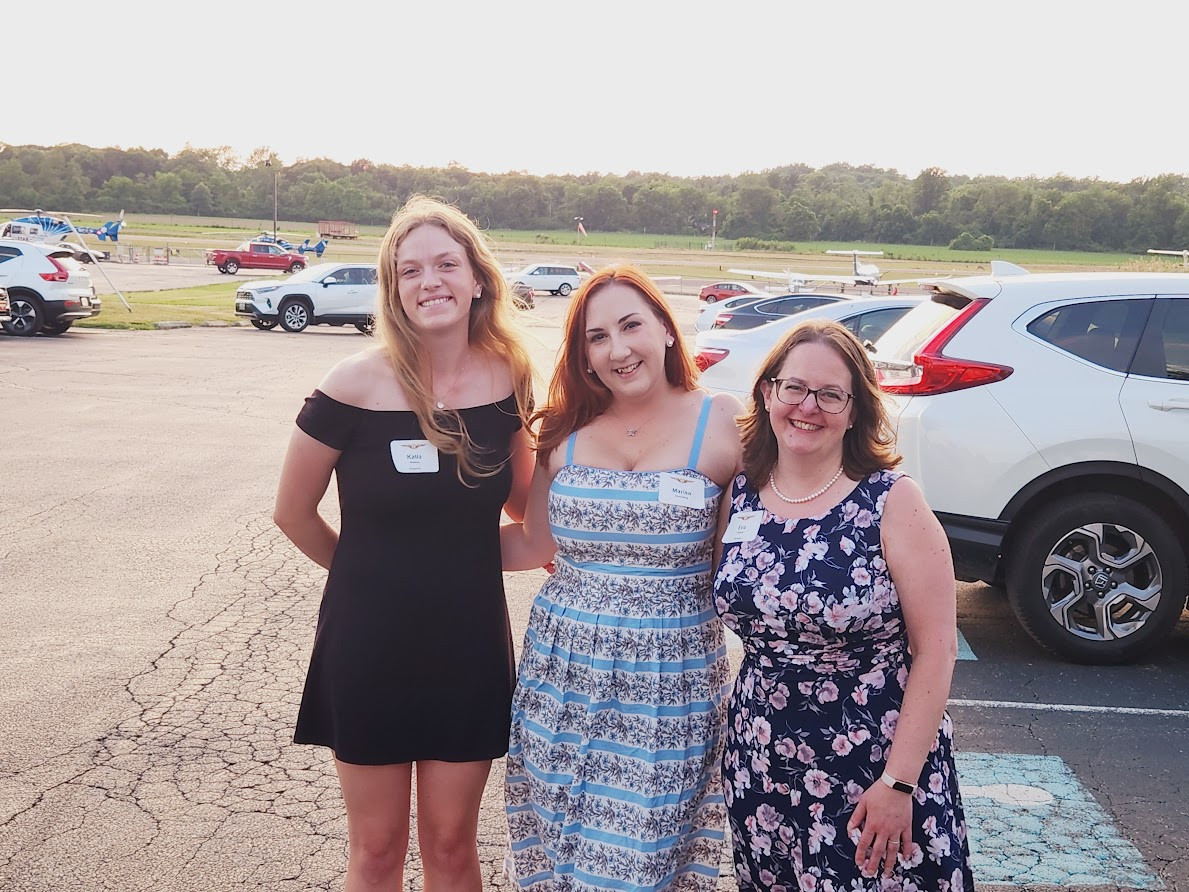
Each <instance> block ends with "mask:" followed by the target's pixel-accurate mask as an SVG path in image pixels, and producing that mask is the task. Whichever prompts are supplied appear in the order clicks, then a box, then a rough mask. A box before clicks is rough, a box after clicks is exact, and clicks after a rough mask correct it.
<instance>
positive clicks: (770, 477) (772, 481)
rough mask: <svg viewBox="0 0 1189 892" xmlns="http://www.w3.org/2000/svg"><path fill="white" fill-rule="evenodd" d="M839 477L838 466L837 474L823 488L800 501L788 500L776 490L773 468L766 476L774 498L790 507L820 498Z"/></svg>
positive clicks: (840, 469) (840, 467) (840, 468)
mask: <svg viewBox="0 0 1189 892" xmlns="http://www.w3.org/2000/svg"><path fill="white" fill-rule="evenodd" d="M841 476H842V466H841V465H839V466H838V473H837V474H835V475H834V476H833V477H831V478H830V482H829V483H827V484H826V485H825V486H823V487H822V488H821V489H819V490H818V491H817V492H813V493H810V494H809V495H807V496H805V497H804V498H800V499H790V498H789V497H788V496H786V495H785V494H784V493H782V492H781V491H780V490H779V489H777V488H776V469H775V468H773V469H772V473H771V474H769V475H768V485H769V486H770V487H772V491H773V492H774V493H776V497H777V498H778V499H780V500H781V501H782V502H788V503H789V504H790V505H803V504H804V503H805V502H812V501H813V500H814V499H816V498H817V497H818V496H820V495H821V494H822V493H824V492H825V491H826V490H827V489H829V488H830V487H831V486H833V485H834V484H835V483H837V482H838V478H839V477H841Z"/></svg>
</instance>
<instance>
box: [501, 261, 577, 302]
mask: <svg viewBox="0 0 1189 892" xmlns="http://www.w3.org/2000/svg"><path fill="white" fill-rule="evenodd" d="M508 281H509V282H511V283H512V284H513V285H515V284H516V283H517V282H523V283H524V284H525V285H528V286H529V287H530V288H531V289H532V290H533V291H547V292H548V293H550V294H560V295H561V296H562V297H568V296H569V294H570V292H571V291H573V290H574V289H575V288H577V287H578V284H579V283H580V282H581V281H582V280H581V277H580V276H579V275H578V268H577V267H574V266H566V265H564V264H559V263H530V264H529V265H528V266H526V267H524V268H523V269H521V270H518V271H517V272H514V273H512V274H511V275H510V276H508Z"/></svg>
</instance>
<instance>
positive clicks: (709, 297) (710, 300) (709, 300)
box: [706, 294, 718, 304]
mask: <svg viewBox="0 0 1189 892" xmlns="http://www.w3.org/2000/svg"><path fill="white" fill-rule="evenodd" d="M717 300H718V298H717V297H715V296H714V295H713V294H707V295H706V303H708V304H712V303H714V302H715V301H717Z"/></svg>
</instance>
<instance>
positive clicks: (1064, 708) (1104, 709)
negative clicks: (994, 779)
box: [949, 699, 1189, 719]
mask: <svg viewBox="0 0 1189 892" xmlns="http://www.w3.org/2000/svg"><path fill="white" fill-rule="evenodd" d="M949 705H950V706H970V707H982V708H986V709H1027V710H1030V711H1032V712H1095V713H1105V714H1109V715H1150V716H1160V717H1162V718H1176V719H1187V718H1189V709H1153V708H1147V707H1140V706H1084V705H1082V704H1078V703H1022V702H1018V701H1013V700H957V699H955V700H950V701H949Z"/></svg>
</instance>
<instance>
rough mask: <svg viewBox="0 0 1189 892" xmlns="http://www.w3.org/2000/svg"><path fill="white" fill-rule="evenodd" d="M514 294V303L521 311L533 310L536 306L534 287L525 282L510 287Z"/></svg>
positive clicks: (514, 283)
mask: <svg viewBox="0 0 1189 892" xmlns="http://www.w3.org/2000/svg"><path fill="white" fill-rule="evenodd" d="M510 290H511V292H512V303H513V304H515V305H516V308H517V309H519V310H531V309H532V308H533V307H534V306H536V301H535V300H534V298H533V287H532V286H531V285H527V284H525V283H524V282H513V283H512V285H511V286H510Z"/></svg>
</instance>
